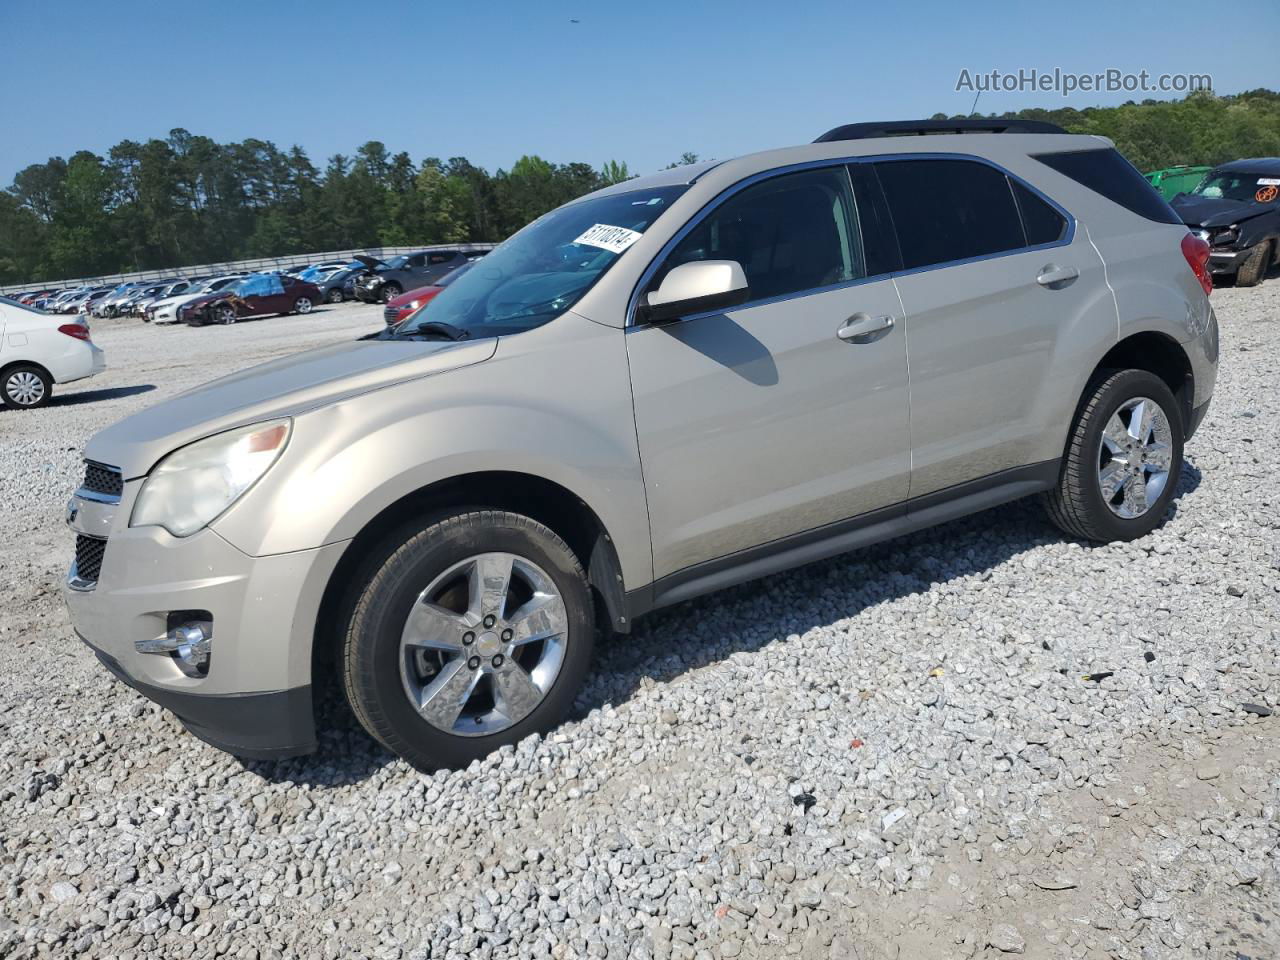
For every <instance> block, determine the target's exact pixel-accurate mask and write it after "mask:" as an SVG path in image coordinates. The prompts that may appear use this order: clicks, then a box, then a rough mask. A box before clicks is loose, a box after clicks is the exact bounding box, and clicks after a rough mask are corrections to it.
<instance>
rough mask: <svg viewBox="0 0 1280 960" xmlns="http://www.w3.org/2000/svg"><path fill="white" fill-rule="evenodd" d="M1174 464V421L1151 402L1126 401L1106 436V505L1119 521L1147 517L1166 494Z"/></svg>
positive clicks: (1102, 474) (1102, 460)
mask: <svg viewBox="0 0 1280 960" xmlns="http://www.w3.org/2000/svg"><path fill="white" fill-rule="evenodd" d="M1172 465H1173V432H1172V431H1171V430H1170V428H1169V417H1168V416H1167V415H1166V414H1165V412H1164V410H1163V409H1161V407H1160V405H1159V404H1158V403H1156V402H1155V401H1154V400H1152V399H1150V398H1149V397H1134V398H1133V399H1131V400H1126V401H1125V402H1124V404H1122V405H1121V407H1120V409H1118V410H1117V411H1116V412H1115V413H1113V414H1112V415H1111V419H1110V420H1108V421H1107V426H1106V428H1105V429H1104V430H1103V431H1102V442H1101V444H1100V445H1099V450H1098V489H1099V490H1100V491H1101V493H1102V499H1103V501H1104V502H1105V503H1106V504H1107V506H1108V507H1110V508H1111V512H1112V513H1114V514H1115V515H1116V516H1118V517H1123V518H1124V519H1126V520H1132V519H1134V518H1136V517H1140V516H1142V515H1143V514H1145V513H1146V512H1147V511H1148V510H1149V509H1151V504H1153V503H1155V502H1156V501H1157V500H1159V499H1160V495H1161V494H1162V493H1164V489H1165V485H1166V484H1167V483H1168V482H1169V469H1170V467H1171V466H1172Z"/></svg>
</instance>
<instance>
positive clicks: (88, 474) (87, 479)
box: [83, 460, 124, 497]
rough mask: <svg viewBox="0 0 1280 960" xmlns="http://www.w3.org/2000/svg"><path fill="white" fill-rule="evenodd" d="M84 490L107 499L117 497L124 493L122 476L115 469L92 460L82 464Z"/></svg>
mask: <svg viewBox="0 0 1280 960" xmlns="http://www.w3.org/2000/svg"><path fill="white" fill-rule="evenodd" d="M83 487H84V489H85V490H88V491H90V492H91V493H101V494H103V495H104V496H108V497H118V496H120V495H121V494H123V493H124V476H123V475H122V474H121V473H120V471H119V470H117V469H116V468H115V467H108V466H105V465H104V464H101V463H94V462H93V461H92V460H86V461H85V462H84V484H83Z"/></svg>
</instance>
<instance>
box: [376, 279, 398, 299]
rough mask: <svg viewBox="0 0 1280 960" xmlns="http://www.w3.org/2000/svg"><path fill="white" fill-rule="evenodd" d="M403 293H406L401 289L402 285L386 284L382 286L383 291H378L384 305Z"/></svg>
mask: <svg viewBox="0 0 1280 960" xmlns="http://www.w3.org/2000/svg"><path fill="white" fill-rule="evenodd" d="M402 293H404V291H403V290H401V289H400V284H398V283H384V284H383V285H382V289H381V290H379V291H378V299H380V300H381V301H382V302H383V303H386V302H387V301H388V300H394V299H395V298H396V297H398V296H400V294H402Z"/></svg>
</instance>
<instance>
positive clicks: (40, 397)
mask: <svg viewBox="0 0 1280 960" xmlns="http://www.w3.org/2000/svg"><path fill="white" fill-rule="evenodd" d="M51 396H53V378H52V377H50V376H49V374H48V373H47V372H46V371H45V370H44V369H42V368H41V367H37V366H36V365H35V364H33V363H19V364H16V365H15V366H12V367H9V368H8V369H7V370H5V372H4V373H3V374H0V401H3V402H4V405H5V406H6V407H8V408H10V409H11V410H34V409H35V408H36V407H43V406H44V405H45V404H46V403H48V402H49V398H50V397H51Z"/></svg>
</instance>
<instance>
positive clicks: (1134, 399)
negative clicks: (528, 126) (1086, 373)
mask: <svg viewBox="0 0 1280 960" xmlns="http://www.w3.org/2000/svg"><path fill="white" fill-rule="evenodd" d="M1182 442H1183V424H1182V416H1181V414H1180V412H1179V408H1178V404H1177V401H1176V400H1175V399H1174V396H1173V394H1172V393H1171V392H1170V390H1169V387H1168V386H1167V385H1166V384H1165V382H1164V381H1163V380H1161V379H1160V378H1159V377H1157V376H1156V375H1155V374H1153V373H1148V372H1147V371H1146V370H1119V371H1109V372H1107V373H1105V374H1103V375H1100V376H1099V377H1098V378H1096V379H1095V380H1094V381H1093V382H1092V383H1091V385H1090V388H1089V390H1088V394H1087V397H1086V399H1085V402H1084V403H1083V404H1082V405H1081V407H1080V412H1079V413H1078V414H1077V415H1076V421H1075V424H1074V425H1073V427H1072V431H1071V436H1070V439H1069V441H1068V444H1067V455H1066V459H1065V461H1064V463H1063V467H1062V473H1061V474H1060V476H1059V479H1058V485H1057V487H1056V488H1055V489H1053V490H1052V491H1050V492H1049V493H1048V494H1046V495H1045V500H1046V506H1047V508H1048V512H1049V517H1050V519H1051V520H1053V522H1054V523H1055V524H1057V526H1058V527H1060V528H1061V529H1062V530H1064V531H1065V532H1067V533H1069V534H1071V535H1072V536H1075V537H1081V538H1083V539H1086V540H1096V541H1099V542H1103V543H1105V542H1110V541H1113V540H1134V539H1136V538H1138V537H1142V536H1145V535H1146V534H1148V533H1150V532H1151V531H1152V530H1154V529H1155V528H1156V527H1157V526H1159V524H1160V523H1161V522H1162V521H1163V519H1164V514H1165V510H1166V509H1167V508H1168V506H1169V501H1170V500H1172V499H1173V494H1174V491H1175V489H1176V488H1177V486H1178V478H1179V477H1180V476H1181V472H1182Z"/></svg>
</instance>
